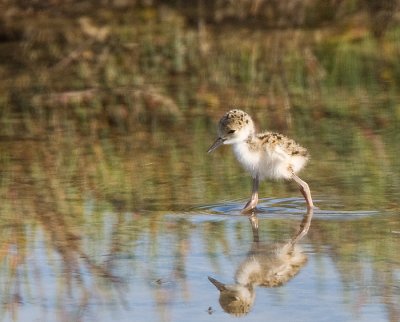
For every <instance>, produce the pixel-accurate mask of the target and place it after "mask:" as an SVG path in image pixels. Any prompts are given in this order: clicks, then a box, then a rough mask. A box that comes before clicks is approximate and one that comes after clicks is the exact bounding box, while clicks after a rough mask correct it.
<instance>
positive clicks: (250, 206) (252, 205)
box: [240, 199, 258, 215]
mask: <svg viewBox="0 0 400 322" xmlns="http://www.w3.org/2000/svg"><path fill="white" fill-rule="evenodd" d="M257 203H258V200H254V199H250V200H249V201H248V202H247V204H246V206H244V208H243V209H242V211H241V212H240V213H241V214H243V215H249V214H253V213H254V212H255V210H256V206H257Z"/></svg>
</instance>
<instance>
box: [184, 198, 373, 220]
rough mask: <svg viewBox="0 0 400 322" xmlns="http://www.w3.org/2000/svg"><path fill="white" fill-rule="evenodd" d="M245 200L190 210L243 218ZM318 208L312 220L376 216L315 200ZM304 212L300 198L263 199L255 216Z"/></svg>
mask: <svg viewBox="0 0 400 322" xmlns="http://www.w3.org/2000/svg"><path fill="white" fill-rule="evenodd" d="M246 201H247V200H244V199H243V200H241V199H240V200H227V201H224V202H220V203H215V204H209V205H202V206H199V207H194V208H192V209H191V213H192V214H201V215H206V216H207V217H208V216H213V217H214V219H216V218H215V217H216V215H217V216H218V217H219V218H220V219H222V218H226V217H232V216H234V217H237V216H243V215H242V214H241V210H242V209H243V206H244V205H245V203H246ZM316 203H317V204H318V205H319V208H316V209H315V210H314V218H318V219H323V220H353V219H356V218H360V217H368V216H373V215H377V214H378V213H379V211H377V210H337V209H330V207H332V208H337V207H338V205H337V204H334V205H330V204H329V201H326V200H323V199H319V200H316ZM305 211H306V208H305V204H304V199H302V198H264V199H260V201H259V204H258V206H257V216H258V217H260V218H273V217H279V218H285V217H286V218H288V217H293V216H296V217H298V216H299V215H303V214H304V213H305Z"/></svg>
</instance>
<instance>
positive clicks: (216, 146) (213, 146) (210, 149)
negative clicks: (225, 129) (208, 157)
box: [207, 138, 225, 153]
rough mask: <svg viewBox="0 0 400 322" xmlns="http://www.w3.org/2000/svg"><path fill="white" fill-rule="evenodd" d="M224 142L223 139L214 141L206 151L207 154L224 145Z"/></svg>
mask: <svg viewBox="0 0 400 322" xmlns="http://www.w3.org/2000/svg"><path fill="white" fill-rule="evenodd" d="M224 141H225V139H223V138H218V139H216V140H215V142H214V143H213V145H212V146H210V148H209V149H208V150H207V153H210V152H212V151H214V150H215V149H216V148H218V147H219V146H220V145H222V144H223V143H224Z"/></svg>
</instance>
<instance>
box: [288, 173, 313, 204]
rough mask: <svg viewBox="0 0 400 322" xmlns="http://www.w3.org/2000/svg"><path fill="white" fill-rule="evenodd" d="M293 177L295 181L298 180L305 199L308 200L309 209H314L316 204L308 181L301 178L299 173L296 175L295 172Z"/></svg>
mask: <svg viewBox="0 0 400 322" xmlns="http://www.w3.org/2000/svg"><path fill="white" fill-rule="evenodd" d="M292 179H293V180H294V181H296V183H297V184H298V186H299V188H300V191H301V193H302V194H303V196H304V199H305V200H306V202H307V208H308V209H312V208H314V204H313V200H312V198H311V191H310V187H309V186H308V184H307V182H305V181H303V180H301V179H300V178H299V177H298V176H297V175H295V174H294V173H292Z"/></svg>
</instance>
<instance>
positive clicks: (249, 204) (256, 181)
mask: <svg viewBox="0 0 400 322" xmlns="http://www.w3.org/2000/svg"><path fill="white" fill-rule="evenodd" d="M259 181H260V180H259V179H258V176H256V177H255V178H253V190H252V193H251V197H250V200H249V201H248V202H247V204H246V206H244V208H243V210H242V214H244V213H247V212H250V211H252V210H253V209H254V208H255V207H256V206H257V204H258V184H259Z"/></svg>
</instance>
